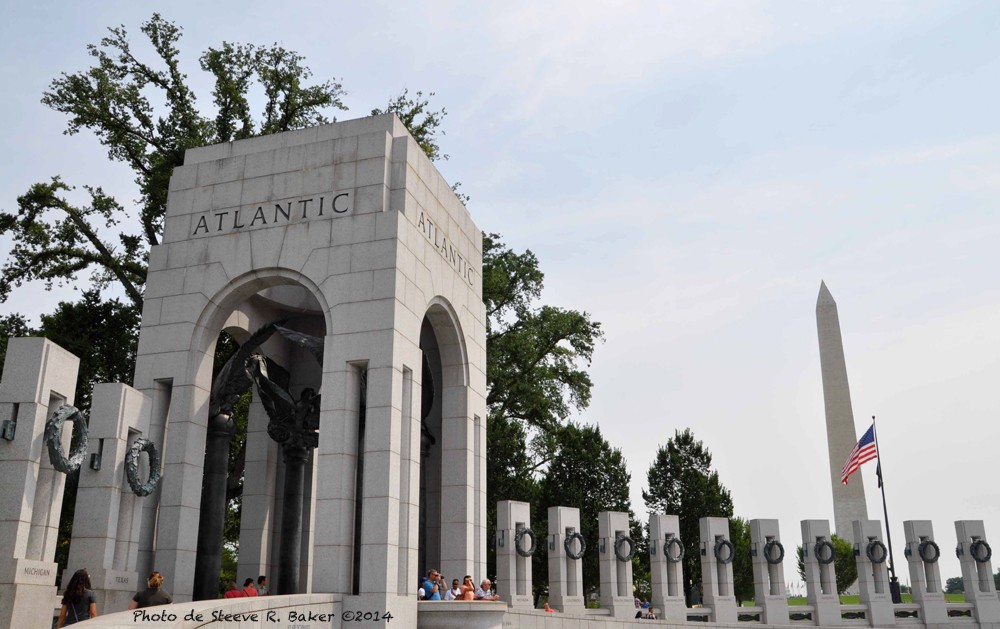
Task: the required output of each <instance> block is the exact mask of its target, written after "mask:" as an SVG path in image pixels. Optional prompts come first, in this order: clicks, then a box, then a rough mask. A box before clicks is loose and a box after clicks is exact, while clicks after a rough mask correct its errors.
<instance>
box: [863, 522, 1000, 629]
mask: <svg viewBox="0 0 1000 629" xmlns="http://www.w3.org/2000/svg"><path fill="white" fill-rule="evenodd" d="M854 557H855V559H856V560H857V563H858V590H859V592H860V594H861V604H862V605H867V606H868V620H869V622H870V623H871V624H872V626H873V627H884V626H887V625H894V624H896V614H895V610H894V608H893V606H892V594H891V593H890V592H889V564H888V560H889V549H888V547H887V546H886V545H885V540H884V539H883V538H882V523H881V522H879V521H878V520H855V521H854ZM994 598H995V597H994Z"/></svg>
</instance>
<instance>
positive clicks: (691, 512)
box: [642, 428, 733, 604]
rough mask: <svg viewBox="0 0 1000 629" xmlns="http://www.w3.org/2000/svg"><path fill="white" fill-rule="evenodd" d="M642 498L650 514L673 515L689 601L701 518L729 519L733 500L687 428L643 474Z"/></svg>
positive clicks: (696, 578) (696, 577)
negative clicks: (682, 554)
mask: <svg viewBox="0 0 1000 629" xmlns="http://www.w3.org/2000/svg"><path fill="white" fill-rule="evenodd" d="M646 484H647V489H644V490H643V491H642V499H643V501H645V503H646V508H647V509H649V512H650V513H663V514H670V515H677V516H678V517H679V518H680V535H681V540H682V543H683V544H684V552H685V555H684V595H685V596H686V597H687V600H688V603H689V604H690V602H691V590H692V587H693V586H695V587H698V589H699V590H700V586H701V560H700V549H699V538H700V531H699V528H698V520H699V519H700V518H703V517H721V518H729V517H732V515H733V499H732V497H731V496H730V494H729V490H728V489H726V488H725V487H724V486H723V485H722V483H721V482H720V481H719V474H718V472H716V471H714V470H712V454H711V453H710V452H709V451H708V449H707V448H705V446H704V445H703V444H702V442H701V441H698V440H697V439H695V438H694V434H692V432H691V430H690V429H687V428H686V429H684V431H679V430H678V431H676V432H675V434H674V436H673V437H672V438H671V439H670V440H668V441H667V445H666V446H662V447H660V448H659V449H658V450H657V451H656V458H655V459H654V460H653V464H652V465H650V467H649V471H648V472H647V474H646Z"/></svg>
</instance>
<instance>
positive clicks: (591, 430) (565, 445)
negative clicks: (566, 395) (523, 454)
mask: <svg viewBox="0 0 1000 629" xmlns="http://www.w3.org/2000/svg"><path fill="white" fill-rule="evenodd" d="M558 442H559V449H558V452H557V453H556V455H555V457H554V458H553V459H552V461H551V462H550V463H549V466H548V470H547V472H546V474H545V476H544V478H543V479H542V481H541V488H540V492H539V493H540V498H541V504H542V505H544V506H546V507H550V506H552V507H554V506H567V507H577V508H579V509H580V532H581V533H582V534H583V537H584V539H586V540H587V548H588V550H587V554H586V555H584V557H583V559H582V561H583V582H584V587H589V588H594V587H595V586H598V585H599V584H600V568H599V563H598V555H597V540H598V529H597V514H598V513H600V512H601V511H623V512H625V513H628V514H629V524H630V531H631V536H632V538H633V540H636V541H637V542H641V541H642V533H641V531H642V528H641V527H640V526H638V525H637V523H636V522H635V516H634V515H633V513H632V505H631V500H630V499H629V483H630V482H631V481H632V475H631V474H630V473H629V471H628V465H627V464H626V462H625V457H624V456H622V453H621V450H619V449H618V448H614V447H612V446H611V444H609V443H608V442H607V440H606V439H605V438H604V435H602V434H601V429H600V428H599V427H597V426H587V425H578V424H575V423H572V422H571V423H569V424H567V425H566V426H564V427H563V428H561V429H560V430H559V434H558ZM543 521H544V520H543ZM636 536H638V537H636ZM546 574H547V571H546Z"/></svg>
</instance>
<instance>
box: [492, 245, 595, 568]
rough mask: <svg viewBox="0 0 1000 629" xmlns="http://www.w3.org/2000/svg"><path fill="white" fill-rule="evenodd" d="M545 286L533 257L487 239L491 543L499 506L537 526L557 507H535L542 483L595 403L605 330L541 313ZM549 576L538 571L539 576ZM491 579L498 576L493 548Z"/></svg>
mask: <svg viewBox="0 0 1000 629" xmlns="http://www.w3.org/2000/svg"><path fill="white" fill-rule="evenodd" d="M544 280H545V275H544V273H543V272H542V270H541V268H540V267H539V262H538V258H537V257H536V256H535V254H534V253H532V252H531V251H530V250H529V251H524V252H517V251H514V250H513V249H511V248H509V247H508V246H507V245H505V244H504V242H503V241H502V240H501V237H500V236H499V235H498V234H484V235H483V302H484V303H485V305H486V316H487V323H486V383H487V387H488V393H487V400H486V402H487V406H488V418H487V433H486V439H487V450H488V451H489V453H490V456H489V457H487V468H488V476H487V478H488V483H487V489H486V492H487V494H486V505H487V518H486V521H487V535H488V538H489V539H493V538H494V536H495V530H496V529H495V522H496V504H497V502H498V501H500V500H520V501H524V502H531V503H532V504H533V505H534V506H535V507H536V508H537V509H538V510H539V511H538V512H537V513H533V514H532V521H533V522H535V523H536V524H539V525H540V524H543V523H544V514H543V513H542V512H541V511H543V509H542V507H541V506H540V505H541V504H551V503H546V502H544V500H543V501H541V502H539V500H537V498H538V495H539V494H538V492H539V487H538V482H539V479H541V477H542V475H543V474H544V473H545V471H546V469H547V466H548V465H549V463H550V462H551V461H552V460H553V458H554V457H555V456H556V453H557V452H559V451H560V443H559V442H560V437H561V431H562V429H563V427H564V422H565V421H566V419H567V418H568V417H569V415H570V413H571V412H572V411H573V410H582V409H584V408H586V407H587V405H588V404H589V403H590V391H591V387H592V386H593V383H592V381H591V380H590V376H589V375H588V374H587V371H586V368H587V367H588V366H589V365H590V360H591V357H592V356H593V352H594V348H595V347H596V345H597V343H599V342H600V341H601V340H602V339H603V332H602V331H601V325H600V324H599V323H597V322H595V321H593V320H591V318H590V315H589V314H587V313H586V312H581V311H577V310H571V309H564V308H559V307H555V306H550V305H540V304H539V303H538V302H539V300H540V299H541V293H542V288H543V286H544ZM566 504H567V506H576V505H575V504H568V503H566ZM536 530H542V529H539V528H537V527H536ZM545 569H546V567H545V566H542V565H539V566H538V571H539V574H543V573H544V571H545ZM487 571H488V572H489V573H490V574H495V571H496V555H495V549H493V548H492V546H490V548H489V550H488V552H487ZM538 582H539V583H540V584H542V583H544V581H543V580H542V579H539V580H538Z"/></svg>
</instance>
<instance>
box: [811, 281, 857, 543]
mask: <svg viewBox="0 0 1000 629" xmlns="http://www.w3.org/2000/svg"><path fill="white" fill-rule="evenodd" d="M816 328H817V331H818V333H819V362H820V369H821V371H822V374H823V401H824V405H825V406H826V443H827V448H828V451H829V453H830V486H831V487H832V489H833V518H834V522H835V525H836V533H837V535H838V536H839V537H841V538H843V539H846V540H850V541H853V538H854V534H853V530H852V525H851V523H852V522H853V521H854V520H867V519H868V504H867V502H866V501H865V484H864V481H863V480H862V478H861V474H854V475H853V476H851V482H850V484H849V485H845V484H843V483H841V482H840V471H841V469H842V468H843V466H844V463H845V462H846V461H847V457H848V456H850V454H851V451H852V450H853V449H854V445H855V444H856V443H857V441H858V437H857V432H856V431H855V429H854V411H853V410H851V389H850V387H849V386H848V384H847V363H846V361H845V360H844V341H843V339H842V338H841V337H840V317H839V316H838V315H837V302H835V301H834V300H833V295H831V294H830V291H829V290H828V289H827V287H826V283H824V282H820V285H819V297H818V298H817V299H816Z"/></svg>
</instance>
